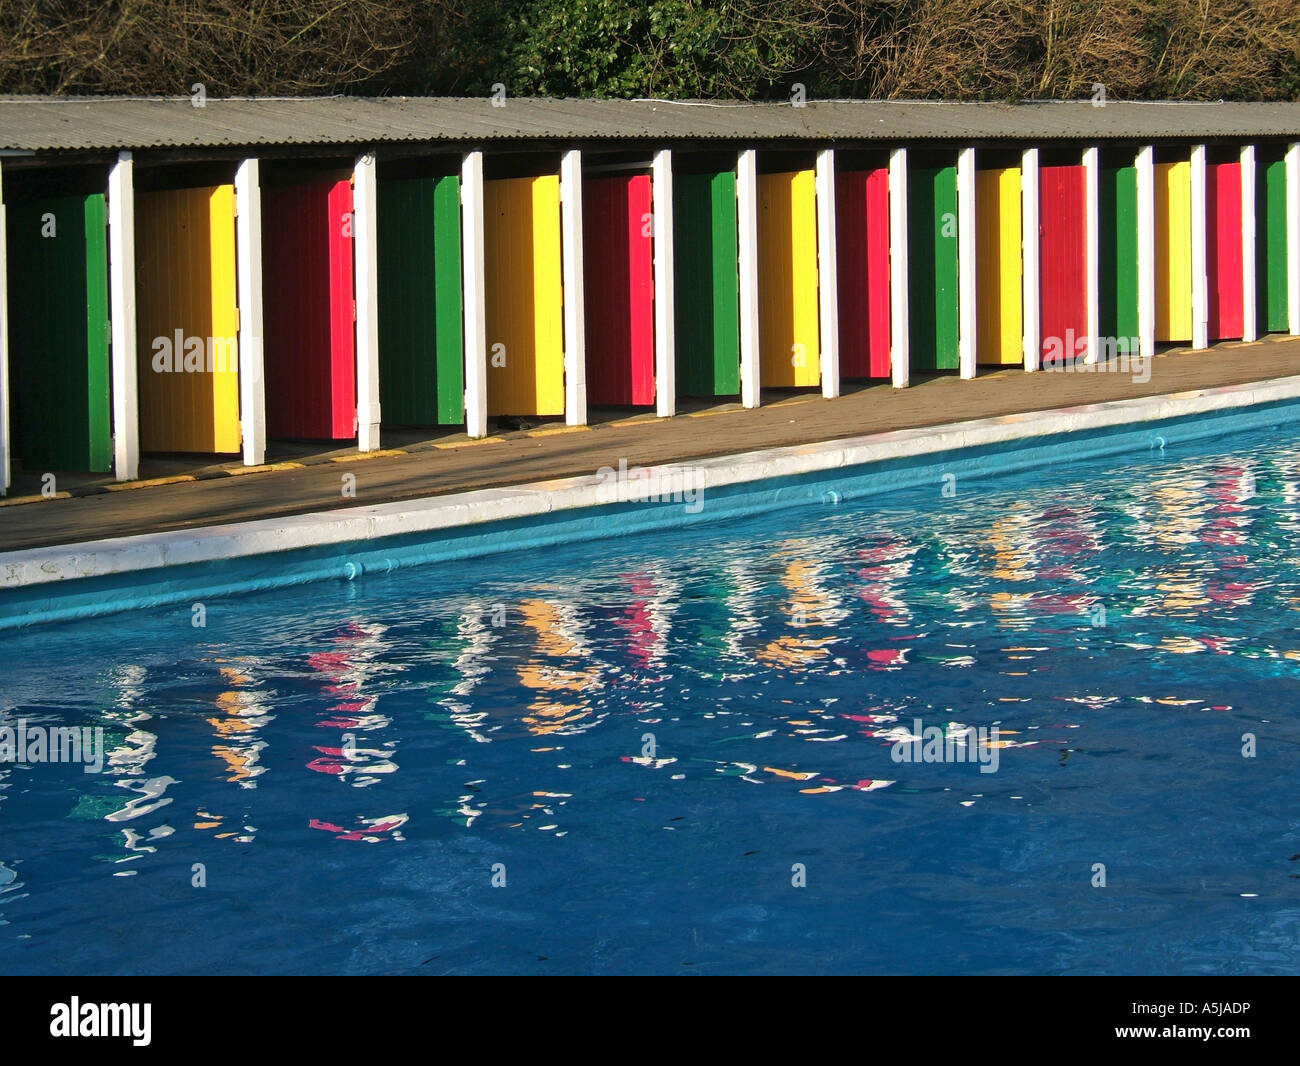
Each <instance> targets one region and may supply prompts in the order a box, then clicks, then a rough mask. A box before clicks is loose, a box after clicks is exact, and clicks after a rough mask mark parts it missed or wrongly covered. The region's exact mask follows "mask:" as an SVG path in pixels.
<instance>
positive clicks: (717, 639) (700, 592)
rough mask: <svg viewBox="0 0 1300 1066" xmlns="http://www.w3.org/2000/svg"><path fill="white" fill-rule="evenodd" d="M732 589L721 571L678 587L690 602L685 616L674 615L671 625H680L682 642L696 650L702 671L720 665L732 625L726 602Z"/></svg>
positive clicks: (718, 669) (714, 670)
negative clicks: (689, 608) (687, 613)
mask: <svg viewBox="0 0 1300 1066" xmlns="http://www.w3.org/2000/svg"><path fill="white" fill-rule="evenodd" d="M733 592H734V586H733V584H732V582H731V580H730V579H729V578H728V576H727V574H726V573H725V572H718V573H715V574H713V575H712V576H711V577H709V578H708V579H707V580H705V581H703V582H701V583H699V584H692V585H689V586H687V587H685V588H683V589H682V593H681V595H682V599H683V600H684V601H686V602H687V603H689V604H690V605H691V610H690V612H689V617H688V618H682V617H681V616H680V615H679V616H678V620H677V621H676V622H675V623H674V628H679V629H680V635H681V639H682V641H683V642H684V643H683V646H689V647H692V648H695V649H697V650H698V653H699V664H700V669H701V671H702V672H703V673H706V674H710V675H711V674H714V673H719V672H721V670H722V668H723V667H722V660H723V659H724V658H725V657H726V654H727V637H728V636H729V634H730V633H731V627H732V617H731V612H730V609H729V603H730V597H731V596H732V594H733Z"/></svg>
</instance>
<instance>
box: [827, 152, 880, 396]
mask: <svg viewBox="0 0 1300 1066" xmlns="http://www.w3.org/2000/svg"><path fill="white" fill-rule="evenodd" d="M835 248H836V260H837V265H838V268H839V286H838V287H839V301H840V306H839V319H840V374H841V375H842V376H843V377H846V378H868V377H870V378H887V377H889V375H890V369H889V171H888V169H886V168H885V167H879V168H877V169H875V170H845V171H841V172H840V173H839V174H837V175H836V177H835Z"/></svg>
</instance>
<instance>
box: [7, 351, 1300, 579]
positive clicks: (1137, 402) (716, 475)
mask: <svg viewBox="0 0 1300 1066" xmlns="http://www.w3.org/2000/svg"><path fill="white" fill-rule="evenodd" d="M1298 398H1300V376H1296V377H1287V378H1277V379H1275V380H1273V381H1267V382H1252V383H1249V384H1244V385H1230V386H1225V387H1222V388H1217V389H1206V390H1200V391H1195V392H1180V393H1172V394H1165V395H1162V396H1145V397H1140V398H1137V399H1132V400H1113V401H1111V402H1109V403H1100V404H1089V405H1087V406H1081V407H1064V408H1058V409H1056V410H1052V411H1031V412H1027V413H1023V414H1011V415H1002V416H999V417H997V418H982V419H977V420H974V421H969V422H954V423H949V424H947V425H941V426H925V427H919V428H916V429H904V430H895V431H892V432H889V433H875V434H871V435H870V436H863V437H851V438H848V439H842V440H835V441H825V442H820V443H816V444H801V445H793V446H790V447H784V448H769V449H765V450H763V451H754V452H745V453H744V454H741V455H727V456H719V457H716V458H712V459H701V460H698V461H696V462H692V463H690V464H670V465H665V466H656V467H647V468H645V469H646V471H647V472H648V473H649V474H650V475H651V476H652V477H653V479H654V484H656V485H657V486H658V487H659V491H660V492H661V493H672V492H676V491H687V492H700V491H702V490H703V491H707V490H708V489H715V488H721V487H722V486H724V485H735V484H739V483H743V482H750V481H761V480H764V479H766V478H775V477H790V476H794V475H798V474H811V473H817V472H819V471H824V470H835V469H838V468H840V467H851V466H859V465H862V464H865V463H875V462H881V461H883V460H887V459H900V458H906V457H908V456H914V455H927V454H932V453H935V452H944V451H955V450H959V449H964V448H978V447H982V446H984V445H989V444H998V443H1002V442H1005V441H1014V440H1021V439H1024V438H1028V437H1038V436H1045V435H1048V434H1054V433H1069V432H1076V431H1079V430H1090V429H1102V428H1106V427H1110V426H1119V425H1131V424H1138V423H1142V422H1152V421H1158V420H1161V419H1167V418H1181V417H1184V416H1188V415H1196V414H1205V413H1207V412H1210V411H1221V410H1226V409H1231V408H1235V407H1251V406H1255V405H1259V404H1266V403H1273V402H1277V401H1280V400H1293V399H1298ZM610 502H612V501H611V499H610V488H609V483H608V482H607V481H605V480H602V479H601V478H599V477H598V476H596V475H595V474H591V475H586V476H583V477H573V478H558V479H555V480H552V481H541V482H533V483H531V484H527V485H517V486H509V487H504V488H493V489H477V490H475V491H472V492H461V493H455V494H451V495H447V496H436V497H431V498H429V499H426V500H420V501H415V502H412V501H401V502H397V503H385V504H377V505H373V506H368V507H349V508H344V509H341V510H337V511H324V512H316V513H312V514H303V515H292V516H290V517H287V518H272V519H259V520H257V521H254V522H239V523H230V524H226V525H217V526H204V527H202V528H200V529H186V530H178V531H174V532H168V533H144V534H140V535H138V536H131V537H119V538H115V539H111V540H101V541H90V542H87V543H84V544H72V545H66V544H65V545H59V546H56V547H49V548H30V549H26V550H23V551H16V552H5V553H0V589H6V588H8V589H12V588H20V587H24V586H30V585H42V584H48V583H50V582H54V581H71V580H76V579H79V578H89V577H104V576H106V575H109V574H125V573H132V572H137V571H144V570H155V569H158V568H160V567H165V566H180V565H184V564H190V563H204V562H213V561H217V560H222V559H237V558H242V557H244V556H256V555H266V554H270V553H274V552H285V551H294V550H296V549H300V548H313V547H321V546H327V545H331V544H345V543H351V542H356V541H369V540H378V539H380V538H384V537H395V536H402V535H409V534H419V533H431V532H434V531H436V530H444V529H455V528H458V527H464V526H473V525H478V524H480V523H484V522H499V521H502V520H504V519H511V518H526V517H529V516H532V515H540V514H546V513H548V512H557V511H570V510H576V509H578V508H583V507H595V506H601V505H603V504H608V503H610ZM27 506H33V507H39V506H49V505H46V504H28V505H27ZM706 506H707V502H706Z"/></svg>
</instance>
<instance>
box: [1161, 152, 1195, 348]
mask: <svg viewBox="0 0 1300 1066" xmlns="http://www.w3.org/2000/svg"><path fill="white" fill-rule="evenodd" d="M1155 170H1156V340H1158V341H1188V340H1191V339H1192V164H1191V163H1186V162H1181V163H1157V164H1156V168H1155Z"/></svg>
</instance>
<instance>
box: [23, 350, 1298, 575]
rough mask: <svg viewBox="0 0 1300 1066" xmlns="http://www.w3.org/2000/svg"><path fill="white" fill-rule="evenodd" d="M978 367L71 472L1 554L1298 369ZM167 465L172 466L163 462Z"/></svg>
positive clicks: (26, 514) (1278, 355)
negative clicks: (498, 427) (671, 407)
mask: <svg viewBox="0 0 1300 1066" xmlns="http://www.w3.org/2000/svg"><path fill="white" fill-rule="evenodd" d="M981 371H982V372H981V375H980V377H979V378H977V379H976V380H974V381H961V380H959V379H958V378H956V377H955V376H952V375H945V376H936V377H931V378H928V379H925V380H921V381H915V382H914V383H913V385H912V387H910V388H908V389H899V390H895V389H893V388H891V387H890V386H889V385H888V384H887V383H881V384H870V385H854V384H849V385H848V386H847V389H848V390H849V391H847V393H846V395H844V396H841V397H840V398H839V399H836V400H825V399H822V397H821V396H820V395H819V394H816V393H809V392H803V393H796V392H787V393H777V392H772V391H768V392H765V393H764V396H763V399H764V406H763V407H760V408H758V409H757V410H752V411H751V410H745V409H743V408H741V407H740V406H739V405H738V404H726V405H720V406H714V407H704V408H700V409H696V410H692V411H690V412H689V413H686V414H683V415H679V416H678V417H676V418H673V419H657V418H655V417H654V415H653V414H642V415H634V416H631V417H615V418H613V419H612V420H606V421H602V422H599V423H598V424H595V425H593V426H591V427H589V428H587V427H578V428H572V429H570V428H567V427H564V426H562V425H555V426H542V427H538V428H535V429H524V430H515V431H511V432H499V433H495V434H493V435H492V436H490V437H489V438H487V439H486V440H483V441H469V440H468V439H466V438H465V437H464V436H463V434H459V435H455V436H451V435H448V436H444V437H440V438H438V439H437V440H421V441H414V442H411V443H408V441H411V440H412V436H413V435H410V434H408V435H407V438H406V440H405V441H402V442H401V443H400V447H398V448H392V447H390V448H389V449H388V450H387V451H385V452H382V453H378V454H374V455H370V456H360V455H357V454H355V453H354V452H352V451H351V450H350V449H343V450H337V451H330V452H318V453H315V454H307V453H306V452H305V450H302V451H303V453H302V454H299V455H297V456H296V457H295V458H293V459H292V460H290V461H287V462H280V463H277V464H272V465H270V466H267V467H258V468H252V469H246V468H243V467H239V466H237V465H235V464H227V465H223V466H207V467H201V466H198V465H197V464H196V465H195V466H193V467H190V470H191V472H189V473H174V472H169V476H168V477H166V478H163V479H159V480H155V481H145V482H138V483H128V484H125V485H110V483H106V482H102V481H101V482H90V481H83V483H82V484H81V485H79V486H77V487H75V488H74V489H73V494H72V495H67V494H62V493H61V494H60V496H59V497H57V498H54V499H44V498H42V497H39V496H37V497H34V498H33V497H21V496H15V497H11V498H10V499H9V500H5V501H3V502H2V503H0V551H13V550H16V549H20V548H30V547H39V546H42V545H52V544H69V543H77V542H82V541H89V540H96V539H100V538H104V537H117V536H126V535H129V534H134V533H148V532H156V531H161V530H174V529H185V528H189V527H193V526H199V525H207V524H212V523H217V522H237V521H243V520H248V519H254V518H271V517H276V516H281V515H289V514H302V513H305V512H309V511H323V510H329V509H332V508H336V507H350V506H356V505H357V504H375V503H387V502H393V501H398V500H407V499H414V498H419V497H426V496H436V495H441V494H444V493H450V492H461V491H464V490H466V489H474V488H486V487H490V486H499V485H514V484H519V483H522V482H535V481H544V480H547V479H550V478H559V477H570V476H576V475H582V474H593V473H595V472H596V470H597V469H598V468H600V467H602V466H610V467H615V468H617V466H618V465H619V460H620V459H622V460H625V461H626V462H627V464H628V465H629V466H644V465H650V464H652V463H668V462H677V463H680V462H683V461H688V460H691V459H697V458H704V457H706V456H714V455H725V454H729V453H735V452H744V451H749V450H752V449H757V448H768V447H779V446H784V445H793V444H807V443H812V442H814V441H825V440H834V439H837V438H842V437H852V436H859V435H862V434H866V433H874V432H883V431H886V430H893V429H908V428H915V427H920V426H929V425H939V424H942V423H946V422H953V421H959V420H965V419H975V418H988V417H994V416H997V415H1005V414H1012V413H1015V412H1021V411H1038V410H1050V409H1055V408H1062V407H1070V406H1073V405H1076V404H1085V403H1101V402H1104V401H1107V400H1120V399H1127V398H1130V397H1136V396H1151V395H1159V394H1164V393H1174V392H1186V391H1193V390H1197V389H1206V388H1213V387H1216V386H1221V385H1233V384H1242V383H1246V382H1253V381H1265V380H1270V379H1273V378H1279V377H1286V376H1289V375H1292V374H1295V373H1298V372H1300V339H1297V338H1290V337H1270V338H1267V339H1265V340H1263V341H1259V342H1255V343H1252V344H1240V343H1228V344H1223V345H1220V346H1218V347H1216V348H1212V349H1209V350H1208V351H1202V352H1191V351H1189V350H1186V349H1174V350H1171V351H1168V352H1165V353H1163V354H1161V355H1159V356H1157V357H1156V359H1155V360H1154V361H1153V363H1152V365H1151V376H1150V380H1149V381H1147V382H1144V383H1140V384H1139V383H1136V382H1134V381H1133V380H1132V376H1131V375H1121V374H1119V373H1114V372H1093V373H1058V372H1050V373H1049V372H1040V373H1036V374H1025V373H1024V372H1023V371H1021V370H1019V369H1016V368H1009V369H997V368H981ZM606 417H607V418H608V415H607V416H606ZM390 441H391V437H390V439H389V440H386V441H385V443H386V444H387V443H390ZM186 465H188V463H187V464H186ZM146 469H148V468H147V467H146ZM155 469H157V468H156V467H155ZM175 469H177V465H176V463H175V462H173V463H172V466H171V471H174V470H175ZM345 474H351V475H353V477H354V478H355V495H354V496H345V495H344V494H343V491H342V489H343V485H344V475H345ZM160 481H161V482H165V483H160ZM21 487H22V486H21V484H20V486H19V491H21ZM78 493H81V494H80V495H78Z"/></svg>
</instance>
